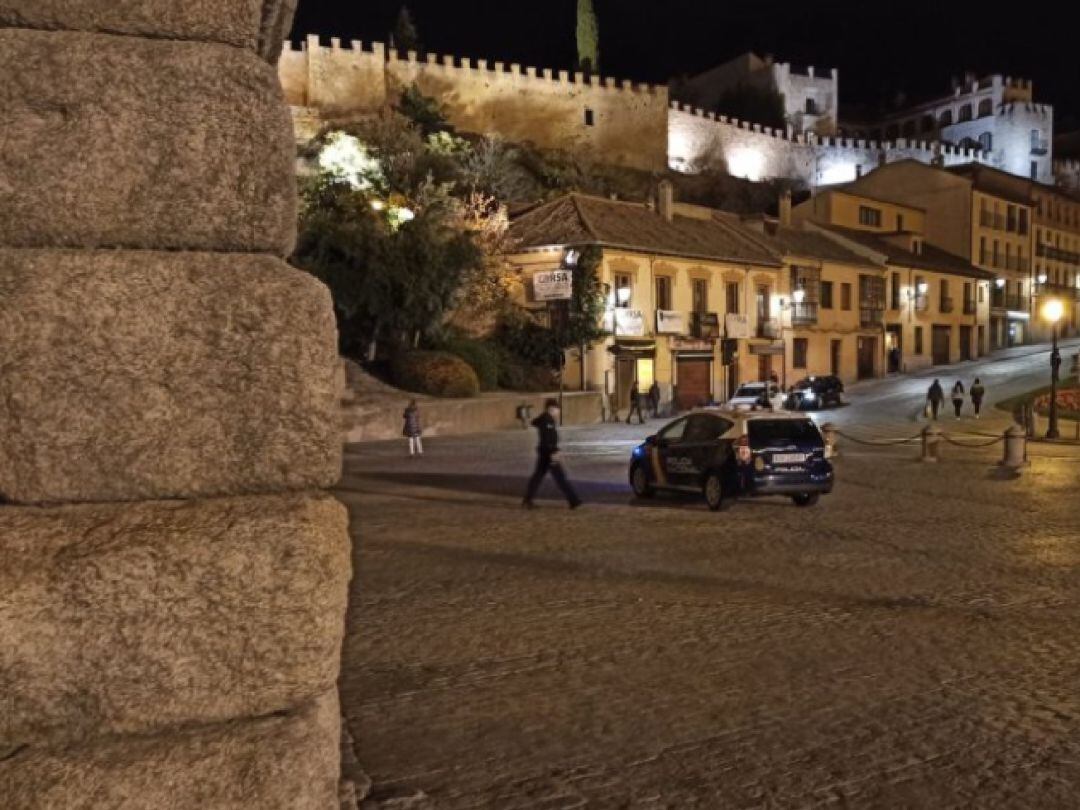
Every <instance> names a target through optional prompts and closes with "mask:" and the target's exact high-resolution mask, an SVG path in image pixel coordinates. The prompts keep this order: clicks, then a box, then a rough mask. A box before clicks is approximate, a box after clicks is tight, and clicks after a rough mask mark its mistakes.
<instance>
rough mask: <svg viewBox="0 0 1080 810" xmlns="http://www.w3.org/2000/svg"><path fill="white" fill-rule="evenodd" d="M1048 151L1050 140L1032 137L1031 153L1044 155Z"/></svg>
mask: <svg viewBox="0 0 1080 810" xmlns="http://www.w3.org/2000/svg"><path fill="white" fill-rule="evenodd" d="M1048 151H1050V142H1049V141H1048V140H1047V139H1046V138H1033V139H1032V141H1031V154H1033V155H1045V154H1046V153H1047V152H1048Z"/></svg>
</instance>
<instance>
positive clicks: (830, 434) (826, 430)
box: [821, 422, 840, 458]
mask: <svg viewBox="0 0 1080 810" xmlns="http://www.w3.org/2000/svg"><path fill="white" fill-rule="evenodd" d="M821 435H822V436H824V437H825V458H837V457H838V456H839V455H840V451H839V450H838V449H837V447H836V425H834V424H833V423H832V422H826V423H825V424H824V425H822V426H821Z"/></svg>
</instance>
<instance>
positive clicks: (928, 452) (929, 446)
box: [921, 424, 941, 464]
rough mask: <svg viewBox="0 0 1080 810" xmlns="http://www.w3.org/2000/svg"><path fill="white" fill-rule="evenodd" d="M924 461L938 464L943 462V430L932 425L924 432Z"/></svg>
mask: <svg viewBox="0 0 1080 810" xmlns="http://www.w3.org/2000/svg"><path fill="white" fill-rule="evenodd" d="M921 460H922V461H926V462H930V463H933V464H936V463H937V462H938V461H940V460H941V428H939V427H938V426H937V425H934V424H930V425H927V426H926V427H924V428H923V432H922V459H921Z"/></svg>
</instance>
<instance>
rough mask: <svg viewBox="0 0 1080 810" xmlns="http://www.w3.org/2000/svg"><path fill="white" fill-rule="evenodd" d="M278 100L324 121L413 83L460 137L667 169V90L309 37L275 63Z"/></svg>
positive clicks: (363, 108)
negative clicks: (491, 137)
mask: <svg viewBox="0 0 1080 810" xmlns="http://www.w3.org/2000/svg"><path fill="white" fill-rule="evenodd" d="M280 73H281V80H282V86H283V87H284V90H285V94H286V99H287V100H288V102H289V104H290V105H292V106H293V107H294V108H300V109H307V110H310V109H311V108H314V109H315V110H317V111H319V113H320V115H321V116H323V117H326V118H342V117H347V116H348V115H349V114H359V113H364V112H370V111H373V110H376V109H378V108H380V107H382V106H383V105H384V104H386V103H387V101H393V100H395V99H397V98H398V97H399V96H400V94H401V91H402V90H403V89H404V88H406V87H408V86H410V85H412V84H414V83H415V84H416V85H417V86H418V88H419V89H420V91H421V92H422V93H424V94H425V95H427V96H431V97H433V98H437V99H438V100H439V103H440V104H441V105H442V106H443V107H444V109H445V111H446V115H447V118H448V119H449V120H450V121H451V122H452V123H453V124H454V126H455V127H457V128H458V129H459V130H462V131H465V132H473V133H478V134H488V135H499V136H501V137H503V138H505V139H507V140H510V141H515V142H530V143H534V144H536V145H537V146H541V147H544V148H552V149H569V150H575V151H585V152H591V153H593V154H596V155H598V156H599V155H602V156H603V158H604V160H605V161H607V162H611V163H616V164H619V165H623V166H629V167H632V168H636V169H644V170H649V171H661V170H662V169H663V168H664V167H665V166H666V164H667V128H668V121H667V110H668V93H667V88H666V87H662V86H655V85H644V84H635V83H633V82H629V81H618V80H615V79H612V78H608V77H596V76H593V77H586V76H585V75H584V74H582V73H570V72H568V71H552V70H550V69H544V70H538V69H537V68H534V67H527V66H526V67H523V66H522V65H519V64H517V63H511V64H504V63H502V62H493V63H490V62H488V61H487V60H483V59H480V60H476V61H475V62H474V61H472V60H470V59H467V58H464V59H458V58H455V57H453V56H438V55H436V54H427V55H424V56H421V55H418V54H417V53H415V52H413V51H410V52H408V53H406V54H400V53H398V52H397V51H394V50H387V49H386V48H385V47H384V46H383V45H382V44H381V43H373V44H371V45H370V46H364V45H363V44H362V43H358V42H353V43H350V45H349V46H348V47H345V46H343V45H342V44H341V43H340V42H339V41H337V40H332V41H331V43H330V46H329V47H327V46H324V45H322V44H320V43H319V40H318V38H317V37H308V39H307V40H306V42H305V43H304V44H303V45H302V46H300V47H296V46H287V47H286V50H285V52H284V53H283V55H282V60H281V68H280Z"/></svg>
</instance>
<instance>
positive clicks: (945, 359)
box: [930, 325, 952, 366]
mask: <svg viewBox="0 0 1080 810" xmlns="http://www.w3.org/2000/svg"><path fill="white" fill-rule="evenodd" d="M951 343H952V327H951V326H938V325H935V326H934V330H933V337H932V338H931V344H930V352H931V355H932V362H933V364H934V365H935V366H944V365H948V363H949V358H950V357H951V356H952V346H951Z"/></svg>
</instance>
